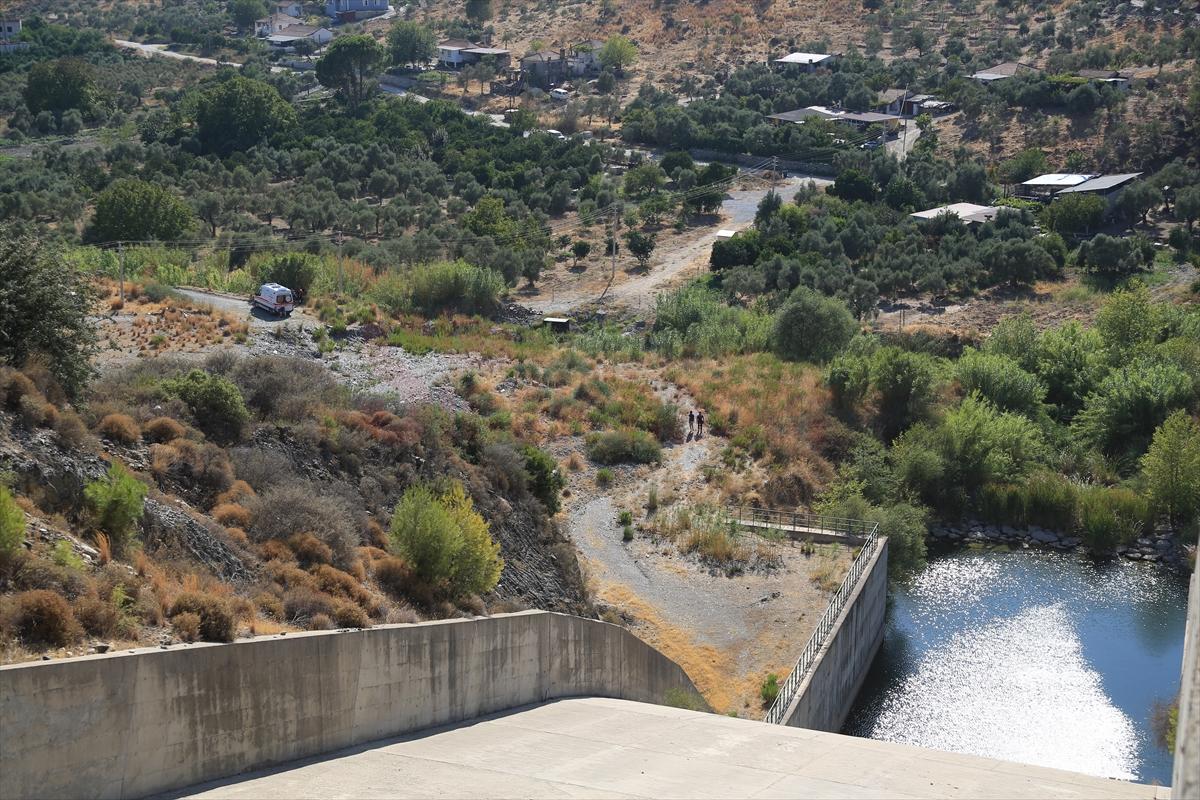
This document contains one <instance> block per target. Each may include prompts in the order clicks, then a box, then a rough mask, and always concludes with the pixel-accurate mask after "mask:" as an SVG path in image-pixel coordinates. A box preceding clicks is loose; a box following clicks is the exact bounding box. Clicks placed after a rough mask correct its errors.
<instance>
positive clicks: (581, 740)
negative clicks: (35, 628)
mask: <svg viewBox="0 0 1200 800" xmlns="http://www.w3.org/2000/svg"><path fill="white" fill-rule="evenodd" d="M279 735H280V736H285V735H287V734H286V731H280V734H279ZM1169 794H1170V790H1169V789H1168V788H1166V787H1162V786H1147V785H1145V784H1139V783H1126V782H1124V781H1115V780H1107V779H1105V778H1093V777H1091V776H1088V775H1080V774H1078V773H1074V772H1065V771H1063V770H1057V769H1046V768H1045V767H1032V766H1027V765H1024V764H1016V763H1013V762H1008V761H998V760H996V759H992V758H980V757H978V756H968V755H960V754H957V753H946V752H942V751H939V750H928V749H925V748H920V747H913V746H911V745H905V744H896V743H893V742H879V741H874V740H871V739H858V738H855V737H852V736H842V735H840V734H836V733H822V732H821V731H812V730H805V729H803V728H789V727H785V726H781V725H768V724H766V723H764V722H754V721H751V720H744V719H730V718H728V717H723V716H719V715H717V714H705V713H702V712H699V711H686V710H684V709H679V708H668V707H666V706H656V705H649V704H646V703H635V702H632V701H629V700H614V699H608V698H598V697H589V698H572V699H569V700H559V701H558V702H554V703H545V704H542V705H537V706H532V707H526V708H522V709H517V710H514V711H513V712H510V713H506V714H497V715H494V716H491V717H483V718H480V719H476V720H471V721H470V722H465V723H462V724H460V725H452V726H447V727H444V728H434V729H431V730H428V731H425V732H423V733H418V734H415V735H411V736H405V737H402V738H399V739H392V740H384V741H378V742H372V743H370V744H366V745H363V746H360V747H355V748H352V749H349V750H344V751H342V752H339V753H332V754H330V755H327V756H324V757H318V758H313V759H309V760H306V761H296V762H292V763H291V764H285V765H282V766H280V767H277V768H274V769H268V770H263V771H260V772H251V773H246V774H244V775H238V776H234V777H231V778H227V779H225V780H221V781H214V782H212V783H208V784H202V785H200V786H193V787H191V788H190V789H185V790H183V791H182V792H178V793H172V794H171V795H168V797H193V798H257V799H258V800H274V799H275V798H321V800H324V799H325V798H331V797H362V798H384V797H476V798H479V797H538V798H543V797H544V798H550V797H559V798H561V797H681V798H683V797H689V798H690V797H697V798H700V797H763V798H767V797H772V798H773V797H843V798H850V797H855V798H918V797H921V798H1011V799H1012V800H1020V799H1022V798H1039V800H1040V799H1041V798H1046V797H1054V798H1059V799H1060V800H1070V798H1085V797H1086V798H1113V799H1114V800H1115V798H1142V799H1144V800H1154V799H1155V798H1163V799H1164V800H1165V798H1167V797H1168V796H1169Z"/></svg>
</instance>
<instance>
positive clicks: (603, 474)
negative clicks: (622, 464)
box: [596, 467, 614, 489]
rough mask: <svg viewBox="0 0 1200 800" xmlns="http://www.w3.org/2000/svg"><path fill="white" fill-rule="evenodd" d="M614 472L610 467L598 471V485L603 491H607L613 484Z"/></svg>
mask: <svg viewBox="0 0 1200 800" xmlns="http://www.w3.org/2000/svg"><path fill="white" fill-rule="evenodd" d="M613 477H614V476H613V471H612V470H611V469H609V468H608V467H602V468H601V469H598V470H596V485H597V486H599V487H600V488H601V489H607V488H608V487H609V486H611V485H612V482H613Z"/></svg>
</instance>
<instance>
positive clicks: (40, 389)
mask: <svg viewBox="0 0 1200 800" xmlns="http://www.w3.org/2000/svg"><path fill="white" fill-rule="evenodd" d="M47 398H49V399H47ZM56 403H57V404H58V406H62V407H61V408H60V407H58V406H56ZM65 403H66V401H65V398H64V397H63V392H62V389H61V388H60V387H59V386H58V384H56V383H55V382H54V378H53V377H52V376H51V375H50V373H49V371H48V370H46V369H45V368H44V367H43V366H41V365H38V364H31V365H27V366H26V367H25V370H24V371H18V370H15V369H12V368H11V367H0V405H2V406H3V407H4V408H6V409H8V410H9V411H11V412H13V413H15V414H16V415H17V417H18V418H19V419H20V420H21V423H22V424H23V425H24V426H25V427H27V428H31V429H32V428H50V429H51V430H53V431H54V432H55V433H57V434H58V435H59V437H60V438H61V439H62V440H63V441H64V442H65V443H66V444H69V445H71V446H73V447H83V446H85V445H87V444H88V443H89V435H88V429H87V426H86V425H84V424H83V420H81V419H80V418H79V415H78V414H76V413H75V411H74V410H72V409H71V408H70V407H68V406H66V404H65Z"/></svg>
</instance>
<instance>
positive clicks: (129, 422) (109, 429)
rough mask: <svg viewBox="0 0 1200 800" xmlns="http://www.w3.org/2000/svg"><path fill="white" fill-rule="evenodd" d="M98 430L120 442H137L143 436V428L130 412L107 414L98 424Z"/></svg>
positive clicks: (106, 436) (105, 436)
mask: <svg viewBox="0 0 1200 800" xmlns="http://www.w3.org/2000/svg"><path fill="white" fill-rule="evenodd" d="M96 432H97V433H99V434H100V435H101V436H103V437H104V438H105V439H108V440H109V441H110V442H116V443H118V444H137V442H138V441H139V440H140V439H141V438H142V430H141V428H139V427H138V424H137V423H136V422H134V421H133V417H131V416H129V415H128V414H107V415H105V416H104V418H103V419H101V420H100V424H98V425H97V426H96Z"/></svg>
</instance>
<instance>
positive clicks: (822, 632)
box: [759, 509, 879, 725]
mask: <svg viewBox="0 0 1200 800" xmlns="http://www.w3.org/2000/svg"><path fill="white" fill-rule="evenodd" d="M759 510H765V509H759ZM772 513H779V512H772ZM799 516H800V517H814V516H815V515H812V514H800V515H799ZM831 519H832V520H833V524H835V525H840V524H841V523H847V522H848V523H854V526H856V527H854V533H853V535H856V536H857V535H863V536H865V538H864V540H863V543H862V546H861V549H860V550H859V551H858V556H857V557H856V558H855V559H854V563H853V564H851V565H850V570H849V571H848V572H847V573H846V577H845V579H844V580H842V585H841V586H839V587H838V590H837V592H836V593H835V594H834V595H833V598H832V599H831V600H830V601H829V607H828V608H826V609H825V613H824V614H822V615H821V619H820V621H819V622H817V628H816V630H814V631H813V633H812V636H811V637H809V640H808V644H806V645H804V650H803V652H801V653H800V658H798V659H796V666H794V667H792V671H791V673H789V674H788V676H787V680H785V681H784V682H783V684H782V685H781V686H780V687H779V695H778V696H777V697H776V698H775V702H774V703H772V704H771V707H770V708H769V709H767V713H766V716H764V717H763V722H769V723H771V724H773V725H778V724H779V723H781V722H783V715H784V712H786V711H787V707H788V706H789V705H791V703H792V699H793V698H794V697H795V696H796V692H797V691H799V689H800V684H801V683H803V682H804V678H805V676H806V675H808V672H809V670H811V669H812V666H813V662H814V661H816V658H817V654H818V653H820V652H821V648H822V647H824V646H825V643H826V641H827V640H828V639H829V635H830V634H831V633H833V625H834V623H835V622H836V621H837V618H838V616H840V615H841V613H842V609H843V608H845V607H846V602H847V601H848V600H849V599H850V595H852V594H854V589H855V587H857V586H858V582H859V580H860V579H861V578H862V576H863V573H864V572H866V569H867V564H868V563H870V561H871V557H872V556H873V555H874V554H875V549H876V548H877V547H878V546H879V523H877V522H863V521H862V520H844V519H836V518H830V517H825V518H824V520H825V522H826V526H828V525H829V524H830V520H831ZM825 529H828V528H827V527H826V528H825ZM858 531H865V533H864V534H859V532H858Z"/></svg>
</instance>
